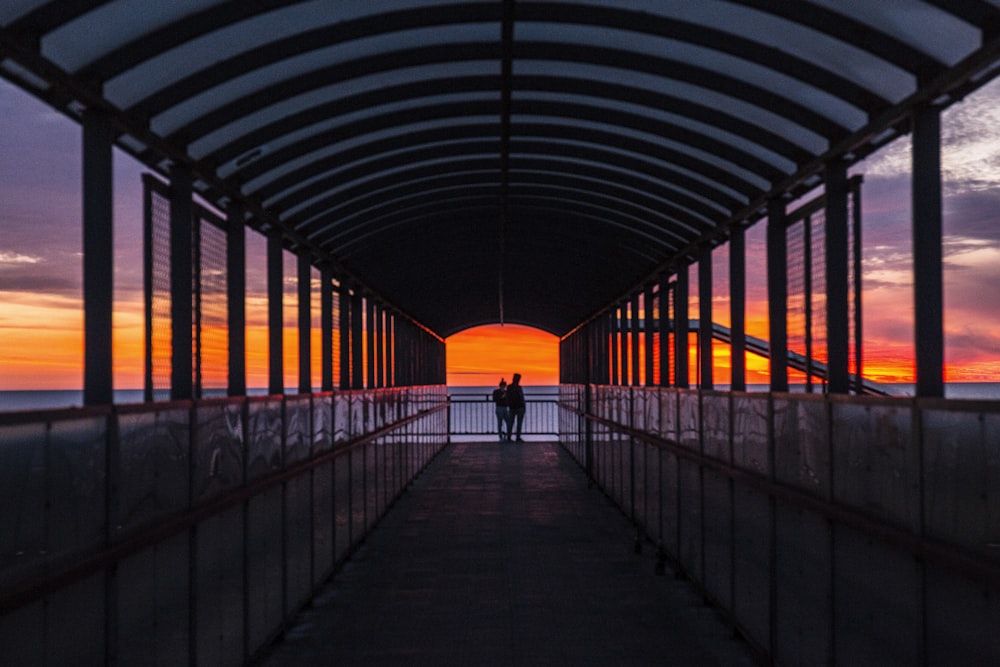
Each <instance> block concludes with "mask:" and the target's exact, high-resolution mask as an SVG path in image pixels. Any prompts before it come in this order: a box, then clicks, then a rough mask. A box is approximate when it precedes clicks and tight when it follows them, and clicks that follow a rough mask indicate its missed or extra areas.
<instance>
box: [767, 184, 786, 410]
mask: <svg viewBox="0 0 1000 667" xmlns="http://www.w3.org/2000/svg"><path fill="white" fill-rule="evenodd" d="M767 214H768V218H767V305H768V319H769V321H768V328H769V330H770V331H769V337H770V342H769V347H770V365H771V391H788V272H787V269H786V267H787V265H788V240H787V238H786V236H785V204H784V202H782V201H781V200H778V199H772V200H771V201H770V202H769V203H768V207H767Z"/></svg>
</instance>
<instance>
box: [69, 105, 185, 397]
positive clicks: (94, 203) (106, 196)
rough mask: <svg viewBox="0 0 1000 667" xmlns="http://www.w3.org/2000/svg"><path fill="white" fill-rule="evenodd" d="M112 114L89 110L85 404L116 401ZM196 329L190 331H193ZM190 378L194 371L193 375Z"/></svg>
mask: <svg viewBox="0 0 1000 667" xmlns="http://www.w3.org/2000/svg"><path fill="white" fill-rule="evenodd" d="M114 138H115V133H114V127H113V125H112V121H111V116H109V115H107V114H105V113H103V112H100V111H93V110H88V111H87V112H85V113H84V115H83V306H84V307H83V318H84V325H83V341H84V354H83V404H84V405H102V404H109V403H113V402H114V386H113V370H114V358H113V354H112V332H113V328H112V319H113V299H112V296H113V293H114V283H113V279H114V234H113V231H114V193H113V177H112V146H113V142H114ZM189 333H190V330H189ZM188 378H189V381H190V374H188Z"/></svg>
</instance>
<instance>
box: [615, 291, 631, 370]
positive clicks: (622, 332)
mask: <svg viewBox="0 0 1000 667" xmlns="http://www.w3.org/2000/svg"><path fill="white" fill-rule="evenodd" d="M618 315H619V316H618V329H619V331H618V346H619V356H620V357H621V362H620V363H621V371H622V375H621V378H620V379H619V382H618V383H619V384H620V385H622V386H623V387H625V386H628V384H629V376H628V373H629V368H628V365H629V364H628V339H629V331H630V329H629V326H630V322H629V313H628V299H625V300H624V301H622V302H621V303H620V304H619V306H618Z"/></svg>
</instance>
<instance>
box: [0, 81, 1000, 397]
mask: <svg viewBox="0 0 1000 667" xmlns="http://www.w3.org/2000/svg"><path fill="white" fill-rule="evenodd" d="M942 127H943V133H944V149H943V162H944V169H945V172H944V183H945V200H944V225H945V233H946V238H945V247H944V251H945V262H946V269H945V309H946V312H945V331H946V334H945V336H946V337H945V348H946V349H945V361H946V365H947V370H946V380H948V381H951V382H965V381H985V382H998V381H1000V84H998V83H997V82H993V83H992V84H989V85H988V86H987V87H986V88H984V89H983V90H982V91H980V92H978V93H976V94H974V95H971V96H970V97H968V98H967V99H966V100H965V101H963V102H961V103H959V104H957V105H955V106H954V107H952V108H951V109H949V110H948V111H947V112H945V115H944V118H943V123H942ZM80 143H81V138H80V129H79V127H78V126H77V124H76V123H74V122H72V121H70V120H68V119H66V118H65V117H63V116H62V115H60V114H58V113H56V112H54V111H51V110H50V109H49V108H48V107H46V106H45V105H44V104H42V103H41V102H38V101H37V100H35V99H34V98H32V97H31V96H29V95H27V94H26V93H24V92H22V91H20V90H19V89H18V88H16V87H14V86H12V85H11V84H9V83H7V82H6V81H3V80H0V390H16V389H78V388H80V387H81V386H82V381H83V372H82V358H83V334H82V329H83V312H82V309H81V294H82V290H81V282H82V262H81V249H82V234H81V226H80V220H81V203H80V197H81V194H80V193H81V186H80V171H81V168H80V164H81V157H80ZM909 148H910V146H909V140H908V138H904V139H903V140H900V141H897V142H896V143H894V144H893V145H891V146H889V147H888V148H887V149H884V150H882V151H881V152H880V153H878V154H877V155H875V156H872V157H871V158H869V159H868V160H866V161H865V162H863V163H860V164H858V165H856V166H855V167H854V168H853V169H852V173H859V174H863V175H864V179H865V181H864V185H863V190H862V192H863V195H862V202H863V209H864V210H863V220H864V231H863V240H864V254H863V260H864V275H863V285H864V297H863V299H864V316H865V325H864V326H865V340H864V356H865V370H866V375H867V376H869V377H871V378H872V379H875V380H877V381H881V382H912V381H913V292H912V266H911V260H910V255H911V247H910V246H911V232H910V223H909V220H910V177H909V168H910V150H909ZM142 171H143V168H142V166H141V165H139V164H138V163H136V162H135V161H134V160H132V159H131V158H130V157H128V156H127V155H125V154H124V153H121V152H118V151H116V153H115V195H116V206H115V256H116V258H115V262H116V263H115V304H114V313H115V316H114V317H115V319H114V326H115V329H114V341H113V342H114V350H115V378H114V385H115V387H116V388H119V389H126V388H138V387H141V386H142V340H143V334H142V327H143V324H142V267H141V226H142V196H141V193H142V187H141V182H140V174H141V173H142ZM794 206H795V204H793V205H791V206H790V208H794ZM255 237H256V235H255V234H254V233H251V234H249V235H248V266H251V267H253V266H255V265H256V266H257V267H260V266H263V263H262V262H256V261H255V258H261V257H263V253H264V243H263V240H262V239H259V238H255ZM747 247H748V258H747V265H748V267H750V269H749V271H748V293H747V300H748V303H747V313H748V317H747V319H748V333H749V334H751V335H754V336H758V337H761V338H766V335H767V313H766V306H765V301H764V297H765V295H766V283H765V282H764V277H763V272H762V271H760V270H758V269H759V267H761V266H763V262H764V257H765V255H764V225H763V224H758V225H756V226H754V227H753V228H751V230H750V231H749V232H748V239H747ZM714 264H715V267H716V268H715V276H716V283H717V285H716V288H715V299H714V301H713V319H715V320H716V321H718V322H723V323H728V321H729V315H728V298H727V296H726V291H727V289H728V288H727V287H726V285H727V280H728V277H727V275H726V269H725V266H726V259H725V251H720V252H718V253H717V256H716V257H715V258H714ZM286 276H288V278H289V283H290V284H293V281H294V276H295V267H294V263H293V262H292V261H291V260H290V258H289V261H287V262H286ZM695 276H696V274H695V273H692V279H693V280H692V286H693V287H692V291H693V292H694V291H695V288H694V286H695V285H696V284H697V283H696V280H694V278H695ZM263 286H264V277H263V275H262V272H259V271H258V272H254V271H253V270H251V274H250V275H248V290H249V292H250V294H249V295H248V304H249V307H248V320H249V321H248V324H249V326H250V327H251V331H250V334H249V339H250V344H249V346H248V356H249V357H250V359H249V361H248V367H249V375H250V377H249V378H248V383H249V385H250V386H257V385H259V384H263V383H264V380H265V379H266V368H265V367H263V365H262V364H263V363H264V362H263V360H264V359H265V353H266V350H265V349H264V348H263V346H264V345H266V343H265V342H264V341H266V337H265V336H264V332H265V329H263V328H262V327H263V326H264V325H265V323H266V310H265V308H264V301H263V298H262V297H261V296H260V295H261V294H262V293H263ZM286 293H288V294H291V295H294V292H293V291H289V292H286ZM294 312H295V311H294V301H291V302H289V303H286V321H288V322H289V323H290V324H291V323H293V322H294V321H295V315H294ZM691 312H692V317H696V316H697V315H696V313H697V310H696V305H695V303H694V301H693V302H692V310H691ZM294 341H295V338H294V332H293V331H292V330H291V329H290V330H289V336H288V337H286V343H285V349H286V352H287V355H286V361H285V368H286V385H289V386H295V385H296V384H297V382H296V381H295V380H294V372H295V370H296V369H297V361H295V355H296V345H295V342H294ZM557 346H558V340H557V339H556V338H555V337H554V336H551V335H549V334H546V333H543V332H539V331H535V330H531V329H529V328H527V327H520V326H517V325H510V324H508V325H506V326H504V327H499V326H490V327H485V328H480V329H476V330H470V331H467V332H463V333H460V334H457V335H455V336H452V337H451V338H449V339H448V360H449V365H448V382H449V384H456V385H457V384H465V385H493V384H495V383H496V382H497V381H498V380H499V378H500V377H506V378H507V379H508V381H509V379H510V376H511V375H512V374H513V373H514V372H520V373H521V374H522V375H523V376H524V382H525V384H529V385H539V384H556V383H557V382H558V369H557V365H558V347H557ZM713 356H715V357H716V368H717V372H716V380H717V382H720V383H725V382H728V373H727V367H728V350H727V349H725V348H723V347H722V346H717V349H716V351H715V353H714V355H713ZM692 368H694V367H692ZM766 369H767V367H766V362H763V361H759V360H755V359H751V361H750V375H749V377H748V381H749V382H766V381H767V376H766ZM314 376H316V378H317V382H318V369H317V370H314ZM288 379H290V380H291V381H290V382H289V381H288Z"/></svg>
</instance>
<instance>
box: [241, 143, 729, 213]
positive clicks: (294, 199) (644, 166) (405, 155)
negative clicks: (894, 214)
mask: <svg viewBox="0 0 1000 667" xmlns="http://www.w3.org/2000/svg"><path fill="white" fill-rule="evenodd" d="M470 129H475V128H470ZM430 135H431V138H433V139H437V140H438V143H436V144H435V143H427V142H421V143H417V144H416V145H414V146H412V147H411V146H407V145H406V144H402V143H401V142H397V141H393V142H378V143H379V145H378V146H377V147H376V146H373V145H372V144H363V145H361V146H359V147H357V150H356V151H349V152H348V153H350V154H348V155H345V154H342V153H337V154H334V155H331V156H329V157H327V158H325V159H324V160H320V161H317V162H315V163H311V164H309V165H307V166H305V167H303V168H301V169H299V170H296V171H293V172H291V173H288V174H286V175H285V176H284V177H282V178H281V179H278V181H275V182H272V183H271V184H269V185H268V186H267V187H264V188H261V189H260V190H255V191H252V192H251V194H253V195H255V196H257V197H259V198H260V199H261V200H262V201H263V202H264V204H265V205H267V206H268V207H271V208H273V209H275V210H278V211H281V210H286V209H289V208H293V207H294V206H296V205H298V204H300V203H302V202H304V201H307V200H308V199H311V198H314V197H318V196H320V195H322V194H324V193H326V192H329V191H332V190H334V189H337V188H342V187H346V186H347V185H348V184H349V183H351V182H355V181H365V180H368V179H370V178H372V177H373V176H375V175H377V174H379V173H381V172H383V171H391V170H394V169H395V168H396V167H397V166H398V165H399V164H400V163H401V162H405V163H407V164H418V163H424V162H428V161H432V160H440V159H444V158H449V157H451V158H458V157H461V156H462V155H464V154H476V155H482V154H486V153H490V152H497V151H498V150H499V139H498V138H496V137H486V138H482V137H479V136H477V135H476V136H471V138H467V137H465V136H461V134H459V136H457V137H456V138H455V139H454V140H453V141H447V142H445V141H444V140H443V139H444V136H443V133H441V132H438V131H435V132H432V133H430ZM416 139H419V137H418V138H415V140H416ZM511 146H512V155H513V154H524V153H529V154H534V155H537V156H557V157H559V158H561V159H564V160H565V159H571V160H576V161H580V162H584V163H591V164H600V165H605V166H613V167H615V168H617V169H619V170H621V171H623V172H634V173H635V174H637V175H643V176H645V177H647V178H649V179H653V181H654V183H658V184H661V185H662V188H661V185H655V186H652V187H654V188H656V189H658V190H659V191H660V193H661V194H660V196H661V197H663V203H667V202H670V201H673V202H675V203H676V204H677V205H679V206H681V207H683V208H686V209H688V210H690V211H691V212H693V213H695V214H697V215H699V216H701V217H702V218H704V219H705V220H708V221H711V222H713V223H714V224H720V223H722V222H724V220H725V218H726V217H727V214H729V213H731V212H732V210H733V209H735V208H736V207H737V206H739V202H736V201H735V200H729V203H730V204H731V206H732V208H731V209H729V210H727V209H725V208H724V207H723V206H721V205H719V204H717V203H715V197H716V196H718V195H719V193H718V192H717V191H716V192H709V191H707V188H701V187H699V185H700V182H698V181H694V179H691V178H689V177H686V176H684V175H683V174H674V175H675V176H676V178H677V180H678V181H680V183H679V184H678V183H676V182H675V181H674V180H673V179H672V178H669V176H670V175H671V172H670V171H669V170H667V169H665V168H664V167H663V165H661V164H658V163H656V162H654V161H652V160H650V159H648V158H647V157H645V156H643V155H641V154H631V155H630V154H626V153H623V152H621V151H618V150H610V149H609V148H608V147H607V146H600V145H589V144H571V143H557V142H552V141H548V140H546V139H543V138H532V139H526V138H521V137H518V138H516V139H515V140H514V141H512V144H511ZM379 149H381V150H379ZM369 156H370V157H369ZM570 166H571V165H569V164H567V167H570ZM635 183H636V185H635V186H634V187H636V191H637V193H639V192H641V191H643V190H647V189H649V188H650V187H651V184H650V183H648V182H645V181H642V182H640V181H638V180H636V181H635ZM685 185H688V186H693V187H694V188H695V191H696V192H697V191H698V190H701V191H702V192H701V195H700V197H699V196H692V195H691V194H688V193H687V192H685V188H684V186H685ZM275 197H277V199H273V198H275ZM708 202H711V204H710V203H708Z"/></svg>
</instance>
